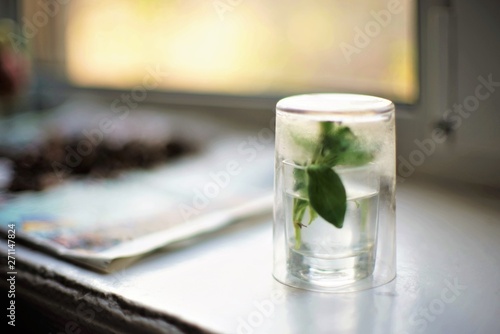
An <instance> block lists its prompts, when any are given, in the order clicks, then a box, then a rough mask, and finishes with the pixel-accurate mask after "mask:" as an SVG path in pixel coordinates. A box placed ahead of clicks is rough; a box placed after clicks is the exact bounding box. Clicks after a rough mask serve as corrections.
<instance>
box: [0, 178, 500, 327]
mask: <svg viewBox="0 0 500 334" xmlns="http://www.w3.org/2000/svg"><path fill="white" fill-rule="evenodd" d="M498 198H499V195H498V193H497V192H496V193H489V194H488V192H486V191H479V189H475V188H474V189H471V188H469V187H467V186H465V185H460V184H451V183H444V182H443V181H436V180H435V179H422V178H417V177H414V178H409V179H408V180H406V181H405V182H404V183H403V184H398V191H397V227H398V234H397V245H398V276H397V278H396V279H395V280H394V281H393V282H391V283H389V284H387V285H384V286H381V287H378V288H375V289H371V290H367V291H362V292H358V293H348V294H320V293H314V292H308V291H302V290H297V289H293V288H289V287H286V286H283V285H281V284H280V283H277V282H276V281H275V280H274V279H273V278H272V276H271V267H272V226H271V225H272V223H271V220H270V219H268V220H266V221H260V222H246V223H242V224H240V225H238V226H234V227H232V228H230V229H229V230H226V231H224V232H221V233H219V234H217V235H214V236H212V237H211V238H206V239H205V240H203V241H200V242H198V243H197V244H194V245H190V246H189V247H185V248H179V249H175V250H170V251H164V252H159V253H156V254H154V255H152V256H149V257H147V258H145V259H143V260H142V261H140V262H139V263H137V264H136V265H134V266H132V267H130V268H128V269H126V270H123V271H121V272H118V273H115V274H110V275H103V274H99V273H95V272H91V271H88V270H85V269H82V268H80V267H78V266H75V265H73V264H70V263H67V262H64V261H62V260H59V259H56V258H53V257H51V256H48V255H46V254H44V253H41V252H38V251H36V250H33V249H29V248H27V247H24V246H21V245H16V259H17V263H16V265H17V269H18V270H17V271H18V275H17V281H16V289H17V290H16V292H17V294H18V296H19V298H24V299H27V300H29V301H30V302H32V303H33V304H34V305H35V306H36V307H37V309H40V310H43V312H44V313H47V312H48V313H53V314H56V315H57V317H58V318H59V321H58V323H59V324H62V325H65V324H66V325H67V324H68V323H70V322H72V323H71V326H73V325H74V324H75V323H76V326H81V327H82V328H88V329H91V331H94V332H95V331H109V330H110V328H114V329H115V330H118V331H122V332H123V331H124V332H135V331H138V330H141V331H142V332H154V331H155V330H157V331H158V330H160V331H165V332H168V330H172V328H178V329H181V330H183V331H186V332H189V333H192V332H196V328H198V329H199V331H200V332H203V330H207V331H215V332H224V333H234V332H241V333H287V332H297V333H313V332H314V333H323V332H331V331H332V330H334V329H336V330H335V331H336V332H337V331H340V332H342V331H343V332H349V333H351V332H359V333H365V332H373V329H374V328H377V330H378V329H380V331H379V332H380V333H405V332H408V333H413V332H419V331H422V332H423V331H425V332H426V333H442V332H454V333H460V332H463V333H470V332H475V331H478V330H480V331H481V332H485V333H486V332H494V331H495V328H496V329H498V327H499V326H500V320H499V319H498V317H496V316H495V315H496V314H497V312H498V294H499V293H500V280H499V277H500V268H499V267H498V263H499V256H500V243H499V242H498V240H499V237H500V224H499V217H500V207H499V206H498ZM2 251H3V252H4V254H6V247H5V243H2ZM4 272H6V270H5V268H4ZM3 282H5V281H4V280H3ZM4 284H5V283H4ZM450 286H455V288H450ZM453 289H454V290H453ZM276 296H281V297H282V298H280V299H279V300H276V299H275V298H276ZM426 312H427V313H426ZM75 315H79V317H76V318H75ZM28 319H29V315H27V314H23V310H22V309H18V310H17V321H18V322H23V321H28ZM61 319H62V320H61ZM243 324H245V325H243ZM71 326H70V327H71ZM193 326H195V327H193ZM196 326H198V327H196ZM78 328H79V327H78Z"/></svg>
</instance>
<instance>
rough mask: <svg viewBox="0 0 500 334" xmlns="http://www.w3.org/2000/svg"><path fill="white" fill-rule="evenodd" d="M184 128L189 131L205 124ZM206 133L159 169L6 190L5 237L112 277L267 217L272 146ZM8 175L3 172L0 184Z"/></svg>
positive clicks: (1, 207)
mask: <svg viewBox="0 0 500 334" xmlns="http://www.w3.org/2000/svg"><path fill="white" fill-rule="evenodd" d="M85 105H87V104H85ZM72 107H74V105H73V106H72ZM64 108H66V109H67V108H68V106H65V107H64ZM94 108H95V106H94ZM51 115H53V113H52V114H51ZM163 117H167V118H168V116H166V115H165V116H163ZM46 118H47V117H44V119H46ZM169 121H170V123H172V122H173V123H175V122H178V120H175V119H173V118H172V119H170V120H169ZM28 123H29V122H28ZM188 123H189V122H188ZM66 125H67V124H64V127H65V128H67V126H66ZM179 126H180V127H181V128H182V126H185V127H186V126H187V127H188V128H185V131H187V132H190V131H194V130H193V128H189V126H191V127H193V126H195V127H196V126H200V124H191V125H186V124H182V125H181V124H179ZM218 127H219V128H218ZM207 128H211V129H212V131H207V130H206V129H207ZM203 129H205V133H204V134H203V135H199V132H200V131H198V138H196V140H198V141H199V142H200V143H202V146H203V147H202V148H201V149H200V150H198V151H197V152H196V153H194V154H189V155H186V156H185V157H181V158H179V159H176V160H174V161H172V162H168V163H165V164H160V165H158V166H155V167H153V168H149V169H144V170H141V169H133V170H128V171H123V172H121V173H120V174H119V175H118V176H116V177H112V178H100V179H92V178H70V179H67V180H65V181H64V182H60V183H58V184H56V185H53V186H51V187H48V188H47V189H44V190H42V191H21V192H16V193H11V192H8V191H5V190H3V191H1V192H0V232H2V233H3V234H6V231H7V227H8V226H9V225H10V226H14V227H15V230H16V240H22V241H23V242H25V243H28V244H30V245H33V246H36V247H38V248H40V249H43V250H45V251H47V252H49V253H52V254H54V255H56V256H59V257H62V258H64V259H67V260H70V261H72V262H76V263H78V264H81V265H84V266H87V267H91V268H93V269H96V270H99V271H103V272H111V271H115V270H118V269H121V268H124V267H126V266H128V265H130V264H131V263H133V262H135V261H137V260H138V259H140V258H141V257H142V256H144V255H145V254H148V253H150V252H153V251H156V250H158V249H160V248H163V247H165V246H168V245H172V244H174V243H177V242H181V241H185V240H187V239H191V238H194V237H197V236H200V235H203V234H207V233H211V232H214V231H217V230H220V229H222V228H224V227H226V226H228V225H231V224H234V223H236V222H239V221H243V220H245V219H247V218H249V217H254V216H259V215H269V214H270V212H271V209H272V177H273V157H274V155H273V145H272V143H268V142H267V143H261V144H262V145H259V146H258V149H257V148H256V149H254V150H250V148H251V146H249V143H248V142H247V140H248V139H247V138H248V135H249V134H248V133H245V132H241V131H232V132H231V131H223V130H224V129H221V128H220V126H218V125H217V124H211V125H208V124H207V123H206V122H204V124H203ZM226 130H227V129H226ZM80 131H81V129H80ZM201 132H203V131H201ZM194 137H196V136H194ZM204 138H206V140H204ZM4 142H5V141H4ZM245 149H246V150H245ZM250 153H252V154H250ZM7 174H8V171H7V169H6V168H5V166H4V168H3V172H2V168H1V167H0V180H1V179H2V177H3V178H4V179H5V177H6V175H7ZM0 189H1V188H0Z"/></svg>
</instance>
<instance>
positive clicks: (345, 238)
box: [273, 94, 396, 292]
mask: <svg viewBox="0 0 500 334" xmlns="http://www.w3.org/2000/svg"><path fill="white" fill-rule="evenodd" d="M275 167H276V171H275V204H274V232H273V234H274V273H273V274H274V277H275V278H276V279H277V280H278V281H280V282H282V283H284V284H287V285H290V286H294V287H298V288H304V289H309V290H316V291H324V292H347V291H356V290H363V289H367V288H371V287H374V286H378V285H381V284H384V283H387V282H389V281H391V280H392V279H393V278H394V277H395V275H396V248H395V200H394V191H395V127H394V104H393V103H392V102H391V101H389V100H386V99H382V98H378V97H374V96H366V95H355V94H310V95H297V96H292V97H288V98H285V99H283V100H281V101H279V102H278V104H277V107H276V166H275Z"/></svg>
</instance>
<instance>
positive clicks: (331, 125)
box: [292, 122, 373, 249]
mask: <svg viewBox="0 0 500 334" xmlns="http://www.w3.org/2000/svg"><path fill="white" fill-rule="evenodd" d="M319 126H320V134H319V139H318V140H317V141H314V140H311V139H305V138H303V137H300V136H298V135H292V138H293V140H294V141H295V143H296V144H297V145H301V146H302V147H303V148H305V149H308V150H310V151H311V152H313V154H312V158H311V159H310V160H309V161H307V162H305V163H302V164H301V163H298V162H295V164H296V165H298V166H301V167H302V168H297V169H295V170H294V179H295V186H294V190H295V191H296V192H297V193H299V194H301V195H302V196H301V197H300V198H299V197H296V198H294V200H293V213H292V219H293V226H294V232H295V249H299V248H300V247H301V244H302V229H303V228H307V227H308V226H309V225H310V224H311V223H312V222H313V221H314V219H315V218H316V217H317V216H318V215H319V216H320V217H321V218H323V219H324V220H325V221H326V222H328V223H330V224H332V225H333V226H335V227H336V228H339V229H340V228H342V227H343V224H344V217H345V214H346V209H347V196H346V190H345V187H344V184H343V182H342V180H341V178H340V177H339V175H338V174H337V172H336V171H335V169H334V167H335V166H359V165H363V164H366V163H368V162H370V161H372V159H373V154H372V153H371V151H370V150H367V149H365V148H363V147H362V145H361V143H360V141H359V139H358V138H357V137H356V135H354V133H353V132H352V131H351V129H350V128H349V127H347V126H343V125H342V124H341V123H336V122H319ZM304 198H307V199H304ZM306 211H309V219H308V221H307V222H306V223H304V221H303V220H304V215H305V213H306Z"/></svg>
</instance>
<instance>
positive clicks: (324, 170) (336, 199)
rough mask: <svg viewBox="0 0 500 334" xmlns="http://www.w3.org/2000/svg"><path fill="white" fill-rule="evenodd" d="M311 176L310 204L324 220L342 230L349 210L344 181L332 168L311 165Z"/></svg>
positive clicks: (309, 170)
mask: <svg viewBox="0 0 500 334" xmlns="http://www.w3.org/2000/svg"><path fill="white" fill-rule="evenodd" d="M307 175H308V176H309V185H308V188H307V190H308V193H309V203H310V205H311V206H312V208H313V209H314V210H315V211H316V212H317V213H318V215H320V216H321V217H322V218H323V219H324V220H326V221H327V222H329V223H330V224H333V225H334V226H335V227H337V228H342V226H343V224H344V217H345V213H346V210H347V197H346V192H345V188H344V185H343V184H342V180H341V179H340V177H339V176H338V175H337V173H336V172H335V171H334V170H333V169H332V168H330V167H326V166H322V165H311V166H309V167H308V168H307Z"/></svg>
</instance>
